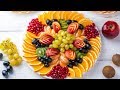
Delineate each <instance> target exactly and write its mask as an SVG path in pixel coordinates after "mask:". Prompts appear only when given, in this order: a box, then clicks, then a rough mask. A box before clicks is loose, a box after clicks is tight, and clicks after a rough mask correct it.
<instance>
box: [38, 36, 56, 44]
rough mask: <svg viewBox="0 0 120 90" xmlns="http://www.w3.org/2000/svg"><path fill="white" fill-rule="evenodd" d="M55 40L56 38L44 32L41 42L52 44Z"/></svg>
mask: <svg viewBox="0 0 120 90" xmlns="http://www.w3.org/2000/svg"><path fill="white" fill-rule="evenodd" d="M53 40H54V38H53V37H52V36H50V35H48V34H44V35H42V36H41V37H40V42H41V43H43V44H45V45H49V44H51V43H52V41H53Z"/></svg>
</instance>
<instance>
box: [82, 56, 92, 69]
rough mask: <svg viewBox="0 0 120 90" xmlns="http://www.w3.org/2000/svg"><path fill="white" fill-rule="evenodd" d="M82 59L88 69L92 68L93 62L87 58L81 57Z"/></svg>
mask: <svg viewBox="0 0 120 90" xmlns="http://www.w3.org/2000/svg"><path fill="white" fill-rule="evenodd" d="M83 59H85V60H86V61H87V62H88V65H89V67H88V68H89V69H90V68H91V67H92V66H93V60H91V59H89V58H87V56H85V57H83Z"/></svg>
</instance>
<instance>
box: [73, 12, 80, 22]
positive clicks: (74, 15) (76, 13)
mask: <svg viewBox="0 0 120 90" xmlns="http://www.w3.org/2000/svg"><path fill="white" fill-rule="evenodd" d="M73 13H74V14H73V15H72V16H71V20H74V18H75V17H76V16H78V15H79V13H78V12H73Z"/></svg>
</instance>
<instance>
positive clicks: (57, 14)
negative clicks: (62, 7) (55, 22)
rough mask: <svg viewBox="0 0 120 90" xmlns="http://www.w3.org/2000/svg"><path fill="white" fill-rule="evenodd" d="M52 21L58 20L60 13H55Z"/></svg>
mask: <svg viewBox="0 0 120 90" xmlns="http://www.w3.org/2000/svg"><path fill="white" fill-rule="evenodd" d="M53 18H54V19H60V11H55V12H54V14H53Z"/></svg>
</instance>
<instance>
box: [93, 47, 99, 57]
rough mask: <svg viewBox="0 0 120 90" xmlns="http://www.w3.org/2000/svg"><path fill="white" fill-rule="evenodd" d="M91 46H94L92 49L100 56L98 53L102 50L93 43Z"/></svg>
mask: <svg viewBox="0 0 120 90" xmlns="http://www.w3.org/2000/svg"><path fill="white" fill-rule="evenodd" d="M91 46H92V49H91V50H93V51H95V53H96V54H97V56H98V54H99V52H100V49H98V48H97V47H96V46H95V45H91Z"/></svg>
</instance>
